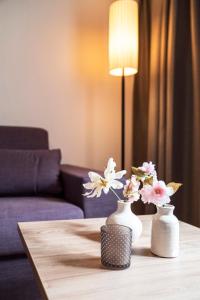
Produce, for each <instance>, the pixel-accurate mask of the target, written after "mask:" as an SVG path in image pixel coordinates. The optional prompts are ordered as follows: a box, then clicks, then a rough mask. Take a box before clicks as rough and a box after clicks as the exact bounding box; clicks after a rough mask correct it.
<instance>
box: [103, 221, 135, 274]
mask: <svg viewBox="0 0 200 300" xmlns="http://www.w3.org/2000/svg"><path fill="white" fill-rule="evenodd" d="M131 244H132V230H131V228H129V227H127V226H122V225H118V224H109V225H104V226H102V227H101V263H102V265H103V266H105V267H106V268H108V269H113V270H123V269H126V268H128V267H129V266H130V263H131Z"/></svg>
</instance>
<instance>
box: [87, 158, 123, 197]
mask: <svg viewBox="0 0 200 300" xmlns="http://www.w3.org/2000/svg"><path fill="white" fill-rule="evenodd" d="M115 167H116V163H115V161H114V160H113V158H110V159H109V160H108V164H107V167H106V169H105V171H104V177H102V176H101V175H99V174H98V173H96V172H89V173H88V176H89V178H90V182H88V183H85V184H83V186H84V188H85V189H87V190H90V191H89V192H87V193H85V194H84V196H87V197H88V198H92V197H95V196H96V197H100V196H101V192H102V190H103V191H104V193H105V194H107V193H108V192H109V190H110V189H121V188H123V183H122V182H120V181H118V180H117V179H121V178H122V177H123V176H124V175H125V174H126V171H125V170H123V171H119V172H115Z"/></svg>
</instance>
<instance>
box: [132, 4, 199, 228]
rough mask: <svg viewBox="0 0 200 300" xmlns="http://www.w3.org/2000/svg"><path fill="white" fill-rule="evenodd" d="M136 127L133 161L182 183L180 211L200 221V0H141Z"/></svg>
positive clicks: (177, 200)
mask: <svg viewBox="0 0 200 300" xmlns="http://www.w3.org/2000/svg"><path fill="white" fill-rule="evenodd" d="M133 132H134V136H133V142H134V148H133V149H134V152H133V165H140V164H141V163H142V162H143V161H149V160H151V161H153V162H154V163H155V164H156V166H157V170H158V176H159V178H162V179H164V180H165V181H167V182H169V181H172V180H173V181H178V182H182V183H183V187H182V189H181V190H180V191H179V192H178V193H177V194H176V195H175V196H174V197H173V198H172V201H173V203H174V204H175V206H176V214H177V215H178V217H179V218H180V219H182V220H185V221H187V222H190V223H192V224H195V225H198V226H200V184H198V180H199V178H200V1H199V0H141V2H140V44H139V73H138V75H137V76H136V80H135V89H134V124H133ZM136 208H137V213H152V212H154V210H155V208H154V207H153V206H143V205H142V204H137V207H136Z"/></svg>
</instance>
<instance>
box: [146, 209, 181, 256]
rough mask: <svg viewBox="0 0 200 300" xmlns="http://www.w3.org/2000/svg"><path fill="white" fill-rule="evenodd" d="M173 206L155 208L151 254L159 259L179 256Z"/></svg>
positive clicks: (177, 230) (176, 222)
mask: <svg viewBox="0 0 200 300" xmlns="http://www.w3.org/2000/svg"><path fill="white" fill-rule="evenodd" d="M173 211H174V206H173V205H170V204H167V205H165V206H163V207H157V213H156V214H155V215H154V216H153V220H152V232H151V252H152V253H153V254H155V255H157V256H161V257H176V256H178V254H179V222H178V219H177V218H176V217H175V216H174V215H173Z"/></svg>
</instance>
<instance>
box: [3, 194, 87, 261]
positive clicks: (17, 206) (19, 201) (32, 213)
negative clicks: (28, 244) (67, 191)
mask: <svg viewBox="0 0 200 300" xmlns="http://www.w3.org/2000/svg"><path fill="white" fill-rule="evenodd" d="M0 205H1V209H0V256H3V255H15V254H22V253H24V249H23V246H22V242H21V240H20V237H19V234H18V230H17V222H27V221H46V220H67V219H82V218H83V217H84V215H83V211H82V210H81V209H80V208H79V207H78V206H75V205H73V204H71V203H68V202H66V201H65V200H63V199H60V198H53V197H5V198H4V197H1V198H0Z"/></svg>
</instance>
